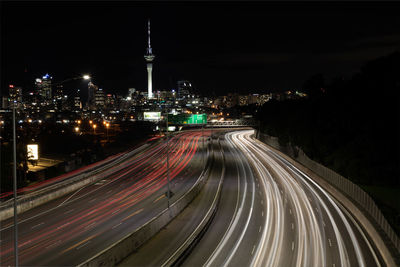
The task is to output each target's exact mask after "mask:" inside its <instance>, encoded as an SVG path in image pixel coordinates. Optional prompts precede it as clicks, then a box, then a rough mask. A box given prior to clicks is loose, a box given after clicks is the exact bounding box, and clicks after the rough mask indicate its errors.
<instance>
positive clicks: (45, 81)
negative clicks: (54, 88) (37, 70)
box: [36, 73, 53, 100]
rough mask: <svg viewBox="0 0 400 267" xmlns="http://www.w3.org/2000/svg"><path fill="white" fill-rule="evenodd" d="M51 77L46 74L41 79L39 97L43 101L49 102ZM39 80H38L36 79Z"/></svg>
mask: <svg viewBox="0 0 400 267" xmlns="http://www.w3.org/2000/svg"><path fill="white" fill-rule="evenodd" d="M52 78H53V77H51V76H50V75H49V74H48V73H47V74H46V75H44V76H43V77H42V79H41V91H40V95H41V96H42V98H43V99H45V100H51V79H52ZM36 80H40V79H36Z"/></svg>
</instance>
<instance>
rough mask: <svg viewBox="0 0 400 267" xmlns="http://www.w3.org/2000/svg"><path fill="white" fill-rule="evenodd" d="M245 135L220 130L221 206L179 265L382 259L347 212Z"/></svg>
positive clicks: (364, 263) (370, 263)
mask: <svg viewBox="0 0 400 267" xmlns="http://www.w3.org/2000/svg"><path fill="white" fill-rule="evenodd" d="M252 134H253V131H252V130H251V131H239V132H232V133H228V134H226V142H225V145H224V146H223V147H224V154H225V160H226V163H225V164H226V174H225V178H224V185H223V191H222V195H221V199H220V205H219V207H218V211H217V213H216V215H215V218H214V220H213V222H212V223H211V225H210V227H209V229H208V231H207V232H206V233H205V235H204V236H203V237H202V239H201V240H200V242H199V243H198V244H197V245H196V247H195V248H194V249H193V251H192V253H191V254H190V255H189V257H188V258H187V259H186V261H185V262H184V264H183V265H184V266H199V265H205V266H382V265H383V264H382V260H381V258H380V256H379V255H378V253H377V252H376V250H375V249H374V246H373V242H371V241H370V240H369V238H368V237H367V236H366V234H365V233H364V232H363V230H362V229H361V227H360V226H359V225H358V223H357V221H356V220H355V219H354V218H353V217H352V215H351V214H349V212H348V211H347V210H346V209H345V208H344V207H343V206H341V205H340V203H339V202H338V201H336V200H335V199H334V198H333V197H332V196H331V195H330V194H328V193H327V192H326V191H325V190H324V189H323V188H321V187H320V186H319V185H318V184H317V183H315V182H314V181H313V180H312V179H311V178H310V177H308V176H307V175H306V174H304V173H303V172H301V171H300V170H298V169H297V168H296V167H295V166H293V165H292V164H290V163H289V162H288V161H286V160H285V159H284V158H282V157H280V156H279V155H278V154H276V153H275V152H273V151H271V150H270V149H269V148H268V147H267V146H266V145H265V144H263V143H261V142H259V141H257V140H254V139H253V138H252V137H251V136H252Z"/></svg>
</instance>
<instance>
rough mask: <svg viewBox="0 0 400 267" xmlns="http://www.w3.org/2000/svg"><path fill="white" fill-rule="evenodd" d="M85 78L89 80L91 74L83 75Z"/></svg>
mask: <svg viewBox="0 0 400 267" xmlns="http://www.w3.org/2000/svg"><path fill="white" fill-rule="evenodd" d="M82 78H83V79H85V80H89V79H90V76H89V75H87V74H85V75H83V77H82Z"/></svg>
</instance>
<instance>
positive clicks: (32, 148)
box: [26, 144, 39, 160]
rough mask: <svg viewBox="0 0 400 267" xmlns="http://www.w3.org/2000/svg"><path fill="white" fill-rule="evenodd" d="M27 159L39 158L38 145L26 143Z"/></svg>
mask: <svg viewBox="0 0 400 267" xmlns="http://www.w3.org/2000/svg"><path fill="white" fill-rule="evenodd" d="M26 147H27V151H28V160H38V159H39V148H38V145H35V144H32V145H27V146H26Z"/></svg>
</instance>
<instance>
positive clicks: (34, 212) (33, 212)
mask: <svg viewBox="0 0 400 267" xmlns="http://www.w3.org/2000/svg"><path fill="white" fill-rule="evenodd" d="M160 149H161V145H160V144H153V145H152V146H146V147H145V148H144V150H143V151H140V152H139V153H138V154H135V155H134V156H133V157H131V158H130V159H127V160H126V161H124V162H122V163H120V164H118V165H117V166H114V167H111V168H110V169H109V170H115V172H117V171H118V172H120V171H124V169H126V168H128V167H129V164H134V163H136V162H138V161H140V160H142V159H143V158H144V156H147V157H148V156H149V153H150V155H151V154H154V153H156V152H157V151H159V150H160ZM114 175H115V173H114ZM111 178H112V176H109V177H106V178H105V179H102V180H100V181H96V182H94V183H91V184H89V185H87V186H84V187H83V188H80V189H78V190H76V191H74V192H71V193H69V194H67V195H64V196H62V197H60V198H57V199H55V200H52V201H49V202H47V203H45V204H43V205H40V206H38V207H35V208H34V209H30V210H28V211H26V212H23V213H21V214H18V221H19V223H21V222H23V221H25V220H29V219H30V218H32V217H36V216H38V214H43V213H45V212H51V211H52V210H53V209H54V208H57V207H58V206H59V205H60V204H63V203H64V202H65V201H68V200H71V199H70V198H71V197H74V198H79V197H80V196H81V195H84V194H87V193H90V192H91V191H93V190H97V189H98V185H102V184H104V183H106V182H108V181H109V180H111ZM13 220H14V219H13V218H9V219H7V220H3V221H1V223H0V226H1V230H3V229H4V228H7V227H10V226H12V225H13V223H14V221H13Z"/></svg>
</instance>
